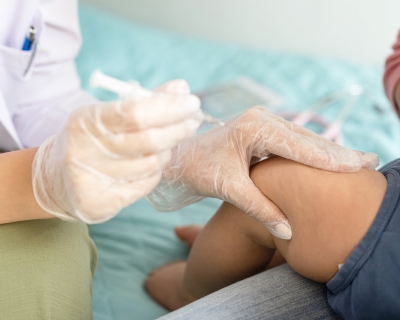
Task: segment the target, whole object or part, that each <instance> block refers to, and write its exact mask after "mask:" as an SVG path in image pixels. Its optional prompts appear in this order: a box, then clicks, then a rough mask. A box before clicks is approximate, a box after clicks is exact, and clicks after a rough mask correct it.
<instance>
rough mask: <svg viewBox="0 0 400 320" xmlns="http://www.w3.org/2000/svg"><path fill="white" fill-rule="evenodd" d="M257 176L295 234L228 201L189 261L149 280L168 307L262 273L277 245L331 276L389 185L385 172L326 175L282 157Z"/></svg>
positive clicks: (258, 169)
mask: <svg viewBox="0 0 400 320" xmlns="http://www.w3.org/2000/svg"><path fill="white" fill-rule="evenodd" d="M251 178H252V180H253V182H254V184H255V185H256V186H257V187H258V188H259V189H260V190H261V191H262V192H263V194H264V195H265V196H266V197H268V198H269V199H271V200H272V201H273V202H274V203H275V204H276V205H277V206H278V207H279V208H280V209H281V210H282V211H283V212H284V213H285V215H286V216H287V217H288V219H289V221H290V224H291V226H292V230H293V237H292V239H291V240H290V241H286V240H281V239H278V238H275V237H273V236H272V235H271V234H270V233H269V232H268V230H267V229H266V228H265V227H264V226H262V225H261V224H260V223H258V222H257V221H256V220H254V219H253V218H251V217H249V216H248V215H247V214H245V213H244V212H242V211H241V210H239V209H238V208H236V207H234V206H232V205H231V204H228V203H224V204H223V205H222V206H221V207H220V209H219V210H218V211H217V213H216V214H215V215H214V217H213V218H212V219H211V220H210V221H209V223H208V224H207V225H206V226H205V227H204V229H203V230H202V231H201V233H200V234H199V235H198V237H197V238H196V240H195V241H194V244H193V247H192V250H191V252H190V255H189V258H188V260H187V262H185V261H180V262H174V263H170V264H167V265H165V266H162V267H161V268H159V269H157V270H156V271H154V272H153V273H151V274H150V275H149V277H148V278H147V280H146V282H145V287H146V289H147V290H148V292H149V294H150V295H151V296H152V297H153V298H154V299H155V300H156V301H157V302H159V303H160V304H161V305H163V306H164V307H166V308H167V309H169V310H175V309H178V308H180V307H182V306H183V305H185V304H188V303H190V302H192V301H194V300H197V299H199V298H202V297H204V296H206V295H208V294H210V293H212V292H214V291H217V290H219V289H221V288H224V287H226V286H228V285H230V284H232V283H235V282H237V281H239V280H242V279H244V278H247V277H250V276H252V275H254V274H256V273H259V272H261V271H262V270H264V269H265V268H266V266H267V265H268V264H269V263H270V262H271V259H272V257H273V255H274V253H275V251H276V249H279V251H280V252H281V254H282V255H283V257H284V258H285V259H286V260H287V262H288V263H289V264H290V266H291V267H292V268H293V269H294V270H295V271H297V272H298V273H300V274H301V275H303V276H305V277H307V278H309V279H312V280H315V281H319V282H327V281H329V280H330V279H331V278H332V277H333V276H334V275H335V274H336V272H337V270H338V264H340V263H343V262H344V261H345V260H346V258H347V257H348V256H349V254H350V253H351V251H352V250H353V249H354V248H355V247H356V246H357V244H358V243H359V242H360V240H361V239H362V238H363V236H364V235H365V234H366V232H367V230H368V229H369V227H370V225H371V224H372V222H373V220H374V218H375V216H376V214H377V212H378V210H379V207H380V205H381V202H382V200H383V197H384V194H385V191H386V188H387V182H386V179H385V178H384V176H383V175H382V174H381V173H379V172H377V171H370V170H361V171H359V172H357V173H347V174H342V173H333V172H326V171H322V170H318V169H314V168H311V167H307V166H304V165H302V164H299V163H295V162H293V161H290V160H286V159H282V158H279V157H274V158H272V159H269V160H267V161H264V162H262V163H260V164H258V165H256V166H254V167H253V168H252V171H251ZM177 234H178V236H179V231H178V232H177ZM180 234H181V235H182V230H180ZM187 242H189V241H188V240H187Z"/></svg>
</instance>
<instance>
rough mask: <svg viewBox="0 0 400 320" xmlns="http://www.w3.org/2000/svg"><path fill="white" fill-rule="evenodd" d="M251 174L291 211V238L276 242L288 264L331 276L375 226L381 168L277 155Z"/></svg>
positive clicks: (322, 278)
mask: <svg viewBox="0 0 400 320" xmlns="http://www.w3.org/2000/svg"><path fill="white" fill-rule="evenodd" d="M250 176H251V179H252V180H253V182H254V184H255V185H256V186H257V187H258V188H259V189H260V190H261V192H263V194H264V195H265V196H266V197H268V198H269V199H270V200H271V201H273V202H274V203H275V204H276V205H277V206H278V207H279V208H280V209H281V210H282V211H283V212H284V213H285V215H286V216H287V218H288V219H289V221H290V224H291V226H292V231H293V237H292V239H291V240H290V241H287V240H281V239H278V238H275V237H274V239H273V240H274V243H275V245H276V246H277V248H278V249H279V251H280V252H281V253H282V255H283V256H284V257H285V258H286V260H287V262H288V263H289V264H290V266H291V267H292V268H293V269H294V270H295V271H297V272H298V273H300V274H301V275H303V276H305V277H307V278H309V279H312V280H315V281H319V282H327V281H329V280H330V279H331V278H332V277H333V276H334V275H335V273H336V272H337V271H338V264H340V263H343V262H344V261H345V260H346V258H347V257H348V256H349V254H350V253H351V251H352V250H353V249H354V248H355V247H356V246H357V244H358V243H359V242H360V241H361V239H362V238H363V236H364V235H365V234H366V232H367V231H368V229H369V227H370V226H371V224H372V222H373V220H374V218H375V216H376V214H377V213H378V210H379V207H380V205H381V203H382V200H383V197H384V194H385V192H386V187H387V182H386V179H385V177H384V176H383V175H382V174H381V173H380V172H377V171H372V170H365V169H361V170H360V171H359V172H356V173H335V172H328V171H323V170H319V169H315V168H311V167H308V166H305V165H302V164H300V163H296V162H294V161H291V160H287V159H284V158H280V157H273V158H271V159H268V160H266V161H264V162H261V163H259V164H257V165H255V166H254V167H252V169H251V173H250Z"/></svg>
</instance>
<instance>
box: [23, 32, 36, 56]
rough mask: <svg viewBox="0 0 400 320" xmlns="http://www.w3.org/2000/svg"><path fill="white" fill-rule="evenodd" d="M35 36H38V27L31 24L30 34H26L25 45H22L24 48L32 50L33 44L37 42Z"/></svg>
mask: <svg viewBox="0 0 400 320" xmlns="http://www.w3.org/2000/svg"><path fill="white" fill-rule="evenodd" d="M35 36H36V28H35V27H34V26H30V27H29V32H28V35H27V36H26V38H25V41H24V45H23V46H22V50H24V51H29V50H31V47H32V44H33V43H34V42H35Z"/></svg>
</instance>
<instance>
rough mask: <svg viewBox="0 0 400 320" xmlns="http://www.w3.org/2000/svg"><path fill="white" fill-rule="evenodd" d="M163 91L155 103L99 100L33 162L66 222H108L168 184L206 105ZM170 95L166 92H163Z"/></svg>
mask: <svg viewBox="0 0 400 320" xmlns="http://www.w3.org/2000/svg"><path fill="white" fill-rule="evenodd" d="M176 85H177V86H178V87H179V88H180V89H179V91H180V92H182V91H183V92H186V93H184V94H179V95H178V94H170V93H166V92H159V91H160V90H159V91H157V92H155V94H154V96H153V97H150V98H136V99H134V98H132V99H130V100H127V101H123V102H111V103H99V104H97V105H93V106H89V107H84V108H81V109H78V110H76V111H75V112H74V113H72V114H71V115H70V117H69V119H68V121H67V123H66V125H65V127H64V128H63V129H62V131H61V132H60V133H59V134H57V135H55V136H53V137H50V138H49V139H47V140H46V141H45V142H44V143H43V145H42V146H41V147H40V148H39V150H38V151H37V154H36V156H35V159H34V163H33V168H32V169H33V190H34V194H35V197H36V200H37V202H38V203H39V205H40V206H41V207H42V208H43V209H44V210H46V211H47V212H49V213H51V214H53V215H55V216H57V217H59V218H61V219H64V220H81V221H84V222H86V223H100V222H103V221H106V220H108V219H110V218H112V217H113V216H115V215H116V214H117V213H118V212H119V211H120V210H121V209H122V208H124V207H126V206H127V205H129V204H131V203H133V202H134V201H136V200H137V199H139V198H142V197H144V196H146V195H147V194H148V193H149V192H150V191H151V190H152V189H153V188H154V187H155V186H156V185H157V184H158V182H159V181H160V178H161V172H162V170H163V168H164V167H165V166H166V164H167V163H168V162H169V161H170V158H171V149H172V148H173V147H175V146H176V145H177V144H178V143H179V142H181V141H182V140H183V139H186V138H188V137H189V136H191V135H193V134H194V133H195V131H196V130H197V129H198V127H199V125H200V122H199V121H198V120H195V118H196V116H197V114H198V111H199V108H200V101H199V99H198V98H197V97H195V96H193V95H190V94H188V93H189V89H188V86H187V84H186V82H183V81H177V82H175V84H174V83H172V84H171V83H169V84H166V85H164V86H163V88H165V87H171V86H172V87H174V86H176ZM161 91H165V90H161Z"/></svg>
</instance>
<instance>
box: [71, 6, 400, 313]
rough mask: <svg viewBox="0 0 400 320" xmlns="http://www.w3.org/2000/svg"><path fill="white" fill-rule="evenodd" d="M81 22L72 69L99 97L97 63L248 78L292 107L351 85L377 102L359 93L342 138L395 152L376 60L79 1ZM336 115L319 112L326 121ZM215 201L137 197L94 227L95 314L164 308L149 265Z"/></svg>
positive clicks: (167, 254)
mask: <svg viewBox="0 0 400 320" xmlns="http://www.w3.org/2000/svg"><path fill="white" fill-rule="evenodd" d="M80 20H81V27H82V33H83V39H84V44H83V48H82V52H81V54H80V56H79V57H78V59H77V64H78V69H79V73H80V76H81V78H82V83H83V87H84V88H85V89H87V90H89V91H92V92H93V93H94V94H95V95H96V96H97V97H98V98H100V99H102V100H110V99H113V98H115V97H114V96H113V95H112V94H110V93H107V92H104V91H100V90H92V89H90V88H89V87H88V79H89V76H90V74H91V73H92V72H93V71H94V70H95V69H101V70H102V71H103V72H104V73H106V74H109V75H112V76H114V77H117V78H120V79H124V80H131V79H136V80H138V81H140V82H141V84H142V85H143V86H144V87H147V88H153V87H156V86H158V85H160V84H162V83H163V82H165V81H168V80H170V79H175V78H183V79H186V80H187V81H188V82H189V84H190V86H191V87H192V89H193V91H195V92H196V91H199V90H202V89H204V88H207V87H210V86H213V85H217V84H221V83H225V82H227V81H231V80H234V79H236V78H237V77H239V76H246V77H249V78H252V79H254V80H255V81H257V82H259V83H260V84H262V85H265V86H266V87H268V88H270V89H272V90H273V91H275V92H276V93H278V94H279V95H281V96H282V97H284V99H285V101H286V103H287V106H288V107H287V108H288V109H290V110H302V109H304V108H306V107H308V106H309V105H310V104H311V103H313V102H314V101H315V100H317V99H318V98H319V97H321V96H323V95H325V94H327V93H330V92H332V91H335V90H338V89H343V88H345V87H347V86H348V85H352V84H355V83H357V84H361V85H362V86H364V87H365V88H368V89H369V90H371V92H373V93H374V94H375V95H376V96H377V99H378V100H379V101H381V104H382V106H383V110H382V111H381V112H378V111H377V110H375V109H374V108H373V107H372V105H371V103H370V102H368V101H366V100H360V101H359V103H358V104H357V106H356V108H355V110H354V112H353V113H352V115H351V116H350V118H349V120H348V121H347V122H346V124H345V125H344V128H343V133H344V138H345V146H347V147H349V148H353V149H360V150H364V151H370V152H376V153H378V154H379V156H380V159H381V163H382V164H384V163H387V162H388V161H390V160H392V159H394V158H397V157H400V144H399V143H398V141H400V125H399V121H398V119H397V118H396V117H395V115H394V113H393V112H392V111H391V109H390V106H389V104H388V102H387V101H386V99H385V97H384V94H383V89H382V84H381V82H382V80H381V79H382V72H383V69H382V68H379V67H365V66H360V65H356V64H351V63H347V62H344V61H339V60H334V59H322V58H311V57H307V56H302V55H296V54H290V53H282V52H265V51H260V50H251V49H246V48H241V47H237V46H231V45H226V44H218V43H213V42H208V41H203V40H199V39H192V38H188V37H184V36H181V35H177V34H173V33H168V32H164V31H159V30H154V29H151V28H145V27H142V26H139V25H136V24H134V23H132V22H128V21H124V20H122V19H120V18H118V17H115V16H111V15H109V14H107V13H105V12H102V11H98V10H96V9H94V8H91V7H86V6H81V7H80ZM227 113H229V110H228V109H227ZM333 116H334V115H333V114H329V113H328V114H326V117H327V118H328V119H329V117H333ZM396 141H397V143H396ZM219 204H220V201H217V200H215V199H206V200H204V201H202V202H200V203H197V204H194V205H191V206H189V207H187V208H185V209H183V210H180V211H178V212H172V213H158V212H156V211H155V210H154V209H152V208H151V207H150V206H149V205H148V204H147V203H146V202H145V201H144V200H141V201H138V202H137V203H135V204H134V205H132V206H130V207H129V208H127V209H125V210H123V211H122V212H121V213H120V214H119V215H118V216H117V217H115V218H114V219H112V220H111V221H109V222H107V223H104V224H102V225H95V226H92V227H91V235H92V237H93V239H94V241H95V243H96V245H97V247H98V250H99V263H98V267H97V271H96V275H95V279H94V286H93V310H94V316H95V319H96V320H106V319H107V320H110V319H115V320H123V319H154V318H156V317H158V316H161V315H163V314H165V313H166V311H165V310H164V309H163V308H162V307H160V306H158V305H157V304H156V303H154V302H153V301H152V300H151V299H150V298H149V297H148V296H147V294H146V292H145V290H144V289H143V286H142V283H143V281H144V279H145V277H146V275H147V274H148V273H149V272H150V271H151V270H152V269H154V268H156V267H158V266H160V265H162V264H164V263H166V262H168V261H171V260H177V259H184V258H185V257H186V256H187V253H188V250H187V248H186V247H185V245H183V244H182V243H180V242H179V241H178V240H177V239H175V237H174V235H173V231H172V230H173V227H174V226H175V225H178V224H190V223H200V224H203V223H205V222H206V221H207V220H208V219H209V218H210V217H211V215H212V214H213V213H214V212H215V210H216V208H217V207H218V205H219Z"/></svg>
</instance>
